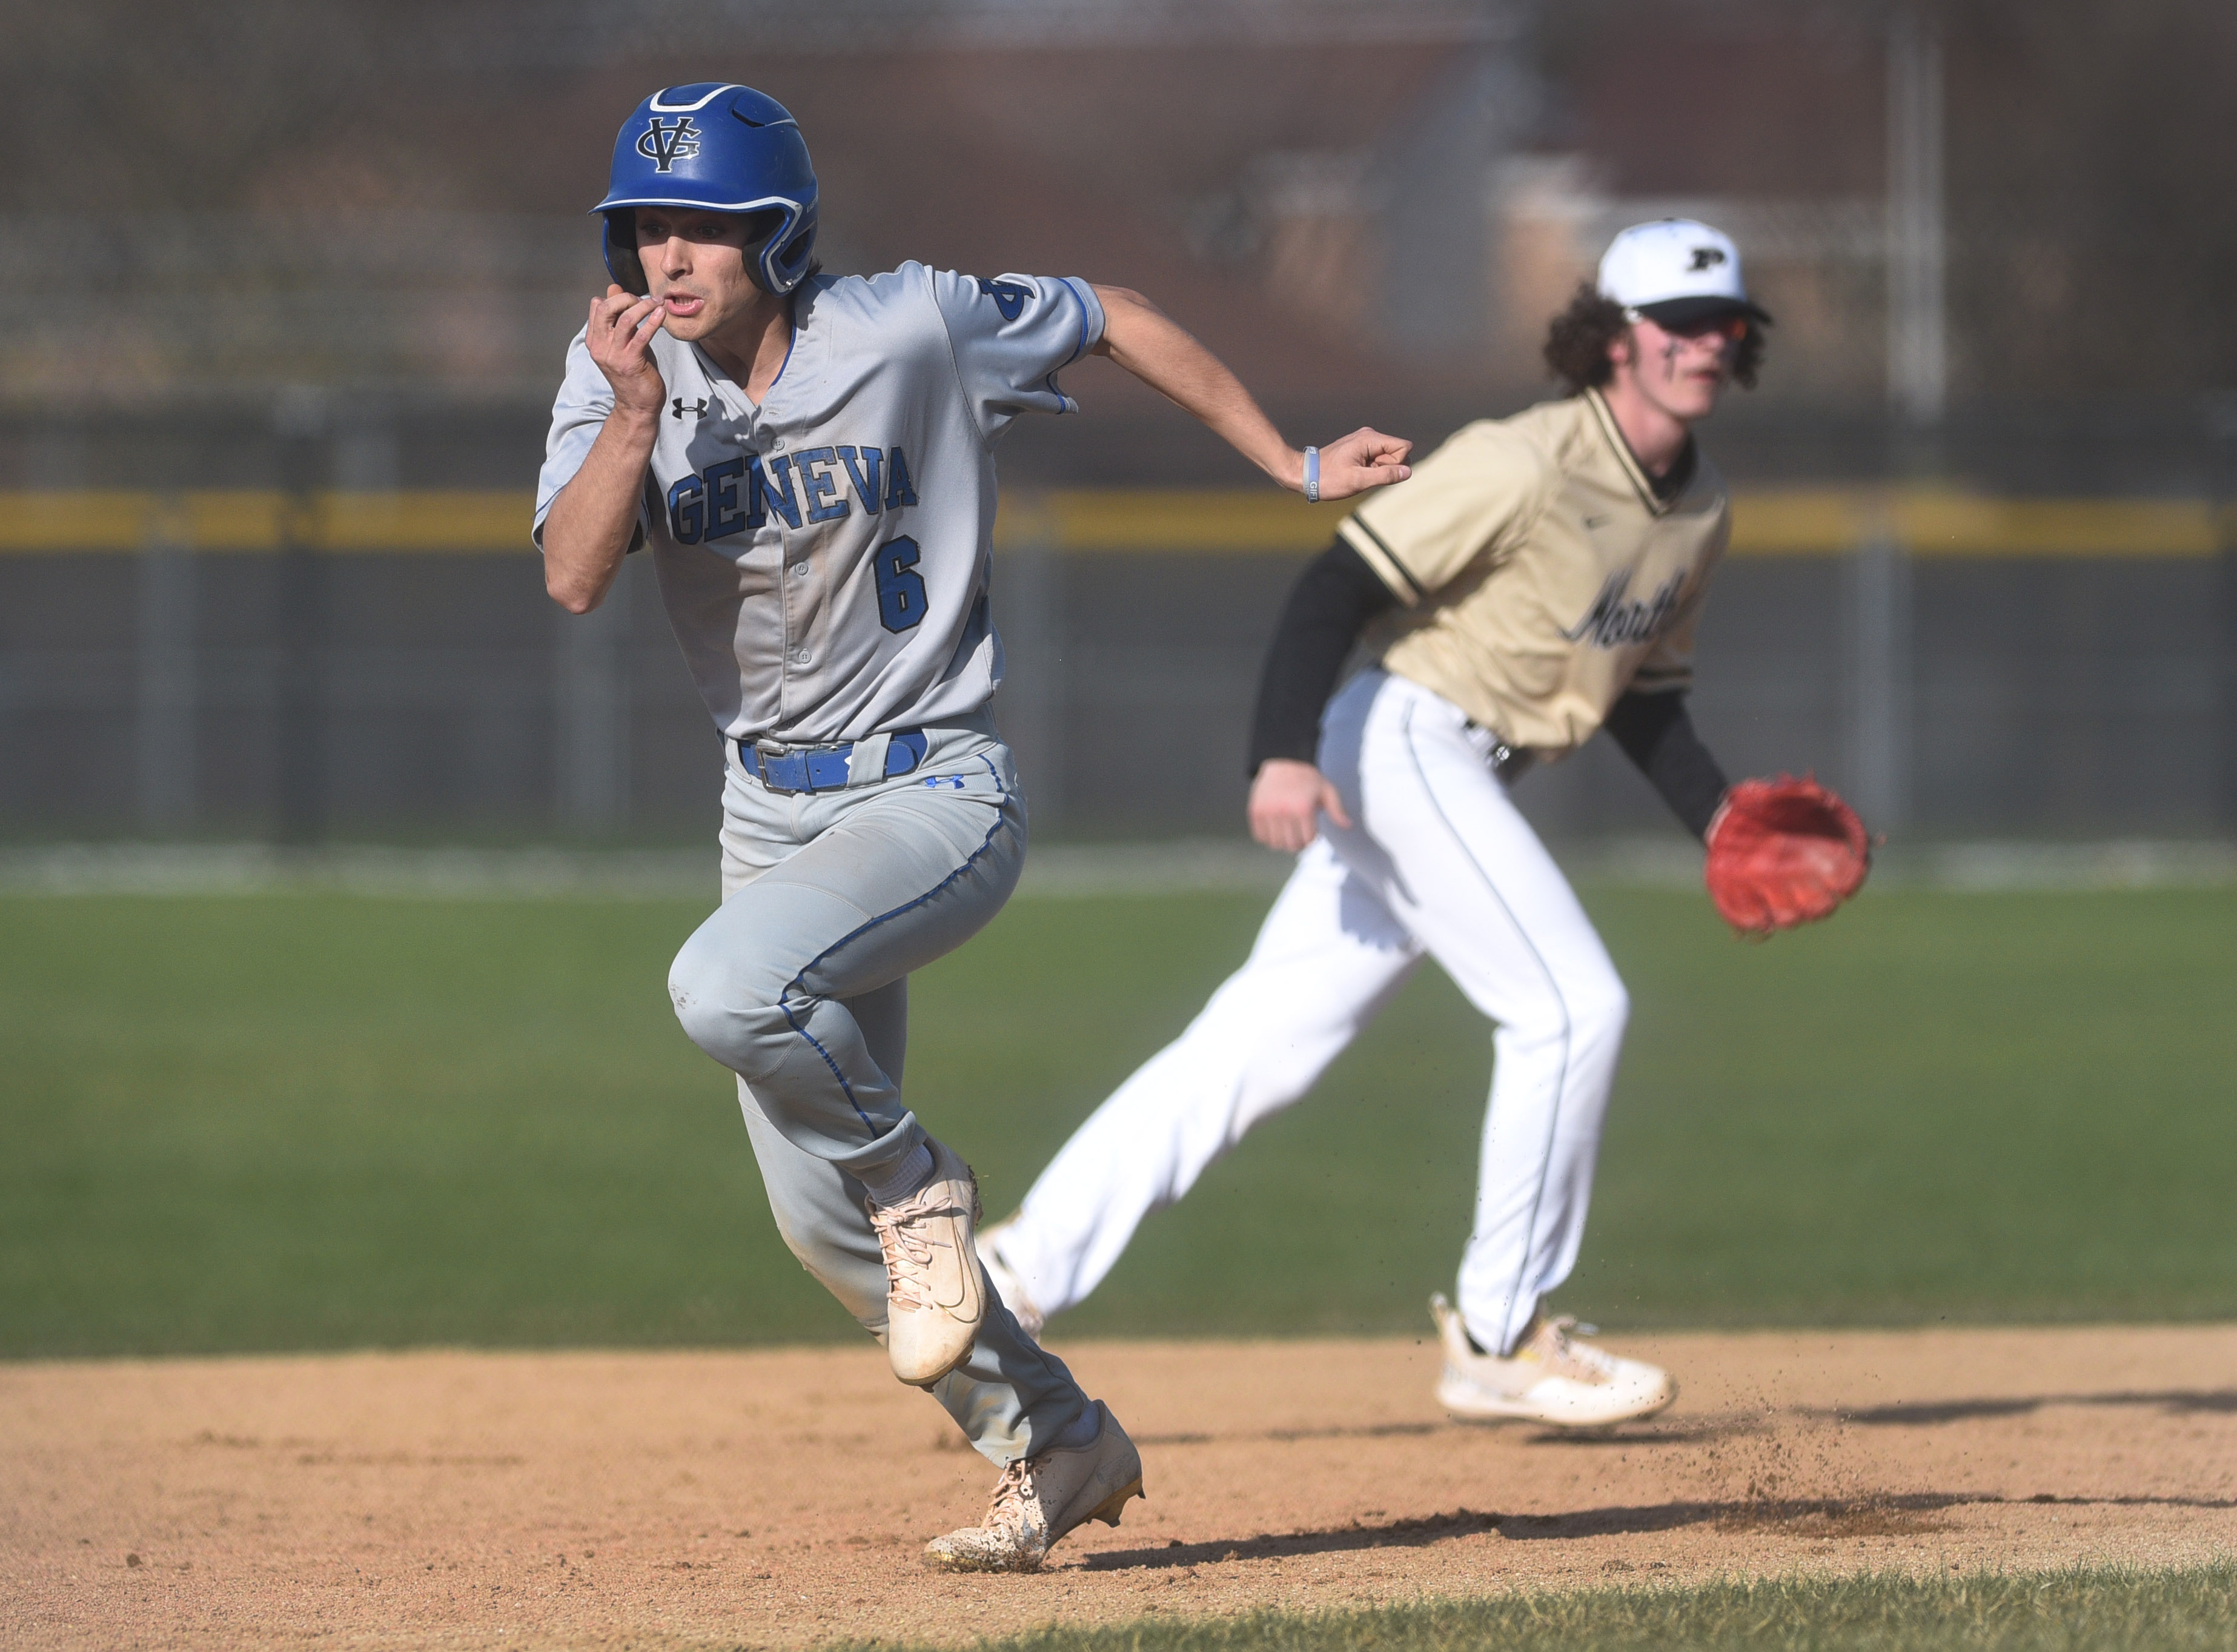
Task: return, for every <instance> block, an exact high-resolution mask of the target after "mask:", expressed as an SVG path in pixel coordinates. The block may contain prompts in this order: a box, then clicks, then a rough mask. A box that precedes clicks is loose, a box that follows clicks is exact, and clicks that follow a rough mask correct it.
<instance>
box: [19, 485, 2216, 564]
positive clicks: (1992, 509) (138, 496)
mask: <svg viewBox="0 0 2237 1652" xmlns="http://www.w3.org/2000/svg"><path fill="white" fill-rule="evenodd" d="M298 508H299V509H300V517H299V518H297V519H293V520H291V519H289V518H288V517H287V511H288V509H289V506H288V503H287V499H286V496H284V495H282V494H280V493H279V492H274V491H271V490H266V489H253V488H252V489H235V490H229V491H217V490H193V491H188V492H178V493H164V492H124V491H115V492H60V491H56V492H0V552H16V553H20V554H26V555H55V554H64V553H69V552H119V551H136V550H139V549H142V547H144V546H146V545H149V544H151V543H168V544H173V545H181V546H184V547H188V548H191V549H194V550H197V551H210V552H269V551H277V550H280V548H282V546H283V545H290V544H292V545H304V546H307V547H308V548H310V549H313V550H318V551H328V552H432V553H439V554H452V555H458V554H477V553H485V554H486V553H503V554H512V555H528V554H531V545H530V544H529V539H528V524H529V519H530V517H531V512H532V510H533V508H534V501H533V499H532V498H531V495H530V494H529V493H528V492H526V491H525V490H521V491H514V490H511V489H505V490H476V489H467V488H459V489H449V490H434V489H428V490H420V491H417V492H394V493H319V494H314V495H313V496H312V497H311V498H310V499H307V501H305V502H304V503H303V505H302V506H300V507H298ZM1343 514H1344V507H1343V506H1341V505H1319V506H1313V505H1307V504H1304V503H1303V501H1301V500H1298V499H1294V498H1291V497H1290V496H1289V495H1287V494H1283V493H1278V492H1274V491H1272V490H1271V489H1268V488H1255V489H1189V488H1106V489H1063V490H1057V491H1053V492H1044V493H1029V492H1022V491H1020V492H1015V493H1013V495H1012V497H1011V499H1009V500H1008V501H1007V502H1006V504H1005V505H1004V506H1003V510H1002V515H1001V519H1000V522H999V523H998V524H997V526H996V543H997V544H999V545H1001V546H1002V547H1004V548H1005V549H1008V550H1019V549H1023V548H1025V547H1027V546H1029V545H1044V546H1046V547H1047V548H1048V549H1051V550H1053V551H1058V552H1073V553H1105V554H1120V555H1123V554H1127V553H1142V552H1178V553H1194V554H1198V555H1206V556H1232V555H1260V554H1272V555H1297V554H1303V553H1307V552H1313V551H1316V550H1318V549H1319V548H1320V547H1321V546H1323V545H1326V544H1327V543H1328V542H1329V539H1330V535H1331V534H1332V533H1334V532H1335V531H1336V524H1337V523H1338V522H1339V521H1341V520H1342V519H1343ZM1882 535H1886V536H1889V537H1891V538H1893V539H1895V540H1897V542H1899V543H1900V544H1902V545H1904V546H1905V547H1906V548H1907V549H1908V550H1909V551H1910V553H1911V554H1912V555H1914V556H1919V557H2005V556H2015V557H2109V556H2136V557H2203V556H2211V555H2213V554H2214V553H2215V552H2217V551H2219V550H2220V549H2221V548H2222V547H2223V546H2224V545H2237V510H2233V509H2232V508H2231V507H2229V506H2219V507H2217V506H2215V505H2214V504H2213V503H2212V502H2210V501H2208V500H2206V499H1999V498H1995V497H1991V496H1988V495H1979V494H1970V493H1957V492H1930V491H1924V490H1911V491H1899V492H1879V491H1876V490H1871V489H1862V488H1853V489H1844V488H1795V489H1765V490H1763V491H1760V492H1745V493H1741V494H1739V495H1736V496H1735V497H1734V499H1733V501H1732V552H1733V554H1734V555H1736V556H1838V555H1841V554H1843V553H1844V552H1849V551H1851V550H1854V549H1855V548H1856V547H1857V546H1858V545H1861V544H1864V543H1865V542H1866V541H1868V540H1870V539H1875V538H1877V537H1879V536H1882Z"/></svg>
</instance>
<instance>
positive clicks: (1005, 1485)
mask: <svg viewBox="0 0 2237 1652" xmlns="http://www.w3.org/2000/svg"><path fill="white" fill-rule="evenodd" d="M1032 1490H1033V1471H1032V1469H1031V1467H1030V1465H1029V1464H1026V1462H1025V1461H1023V1460H1022V1459H1021V1460H1020V1461H1018V1462H1016V1463H1011V1464H1005V1465H1004V1466H1003V1469H1002V1477H1001V1478H1000V1479H999V1480H997V1481H995V1482H994V1499H993V1502H992V1503H988V1504H987V1524H988V1525H989V1526H1009V1527H1014V1528H1016V1529H1017V1530H1024V1529H1025V1524H1026V1497H1028V1496H1029V1495H1031V1493H1032Z"/></svg>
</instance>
